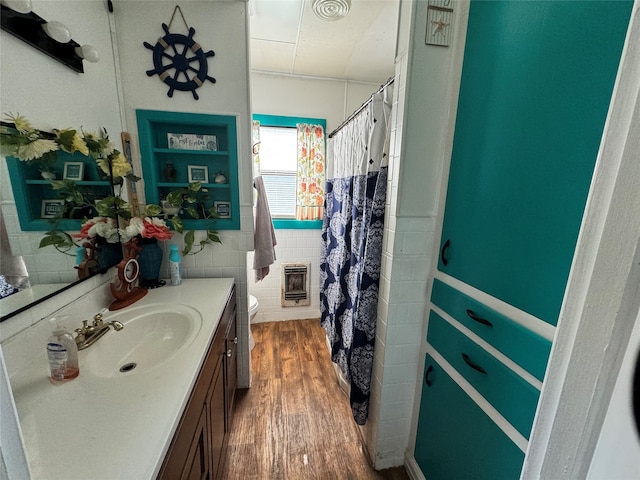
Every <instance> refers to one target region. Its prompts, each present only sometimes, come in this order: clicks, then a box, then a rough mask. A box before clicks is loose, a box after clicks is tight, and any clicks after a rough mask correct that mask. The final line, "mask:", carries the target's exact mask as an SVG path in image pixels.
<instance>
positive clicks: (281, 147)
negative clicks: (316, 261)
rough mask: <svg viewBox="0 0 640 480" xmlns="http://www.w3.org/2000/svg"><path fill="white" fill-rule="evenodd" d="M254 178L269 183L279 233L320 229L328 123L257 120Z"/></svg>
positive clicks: (258, 117)
mask: <svg viewBox="0 0 640 480" xmlns="http://www.w3.org/2000/svg"><path fill="white" fill-rule="evenodd" d="M253 120H254V126H253V145H254V148H253V153H254V174H255V175H261V176H262V179H263V181H264V186H265V190H266V193H267V200H268V202H269V208H270V210H271V216H272V218H273V220H274V226H275V227H276V228H320V227H321V226H322V209H323V200H324V156H325V127H326V121H325V120H322V119H314V118H299V117H282V116H273V115H254V116H253Z"/></svg>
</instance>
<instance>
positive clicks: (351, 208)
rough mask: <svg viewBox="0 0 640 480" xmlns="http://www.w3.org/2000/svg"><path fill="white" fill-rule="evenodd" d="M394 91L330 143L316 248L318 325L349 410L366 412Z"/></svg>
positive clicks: (375, 100) (358, 416) (360, 419)
mask: <svg viewBox="0 0 640 480" xmlns="http://www.w3.org/2000/svg"><path fill="white" fill-rule="evenodd" d="M391 95H392V88H391V87H387V88H385V89H384V91H383V92H380V93H376V94H374V95H373V96H372V98H371V102H369V104H368V105H367V106H366V107H365V108H364V109H363V110H362V111H361V112H360V113H358V115H356V116H355V117H354V118H353V119H352V120H351V121H350V122H349V123H348V124H347V125H345V126H344V127H343V128H342V129H341V130H340V131H338V132H337V134H336V135H335V136H334V137H333V138H332V139H331V140H330V142H329V148H328V154H329V155H328V159H327V184H326V203H325V214H324V218H323V222H322V246H321V249H320V254H321V257H320V312H321V319H320V321H321V324H322V326H323V327H324V329H325V331H326V332H327V338H328V340H329V343H330V344H331V359H332V360H333V362H334V363H336V364H337V365H338V366H339V367H340V370H341V371H342V374H343V375H344V377H345V379H346V380H347V382H348V383H349V384H350V386H351V389H350V394H349V395H350V402H351V411H352V414H353V417H354V419H355V421H356V423H358V424H360V425H364V424H365V422H366V420H367V416H368V412H369V395H370V390H371V375H372V371H373V360H374V344H375V337H376V321H377V313H378V287H379V283H380V271H381V265H382V240H383V233H384V212H385V204H386V198H387V172H388V168H389V167H388V155H387V152H388V148H389V124H390V123H389V122H390V116H391V104H392V102H391Z"/></svg>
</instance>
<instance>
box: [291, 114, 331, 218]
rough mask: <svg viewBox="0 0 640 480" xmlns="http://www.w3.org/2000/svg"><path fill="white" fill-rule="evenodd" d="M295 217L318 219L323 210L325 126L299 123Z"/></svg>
mask: <svg viewBox="0 0 640 480" xmlns="http://www.w3.org/2000/svg"><path fill="white" fill-rule="evenodd" d="M297 131H298V180H297V182H298V183H297V188H296V191H297V199H296V220H321V219H322V215H323V212H324V206H323V205H324V167H325V166H324V162H325V146H324V128H322V126H321V125H309V124H306V123H300V124H298V125H297Z"/></svg>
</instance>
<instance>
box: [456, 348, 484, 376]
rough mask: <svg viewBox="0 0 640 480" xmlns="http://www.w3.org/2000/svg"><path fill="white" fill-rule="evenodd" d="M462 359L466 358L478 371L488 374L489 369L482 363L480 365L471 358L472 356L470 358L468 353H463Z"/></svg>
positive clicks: (467, 362)
mask: <svg viewBox="0 0 640 480" xmlns="http://www.w3.org/2000/svg"><path fill="white" fill-rule="evenodd" d="M462 359H463V360H464V362H465V363H466V364H467V365H469V366H470V367H471V368H473V369H474V370H475V371H476V372H480V373H482V374H484V375H486V374H487V371H486V370H485V369H484V368H482V367H481V366H480V365H478V364H477V363H475V362H474V361H473V360H471V358H469V355H467V354H466V353H463V354H462Z"/></svg>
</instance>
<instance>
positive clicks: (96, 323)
mask: <svg viewBox="0 0 640 480" xmlns="http://www.w3.org/2000/svg"><path fill="white" fill-rule="evenodd" d="M102 317H103V315H102V312H100V313H96V314H95V315H94V316H93V326H94V327H100V326H101V325H102V323H103V322H102Z"/></svg>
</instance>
